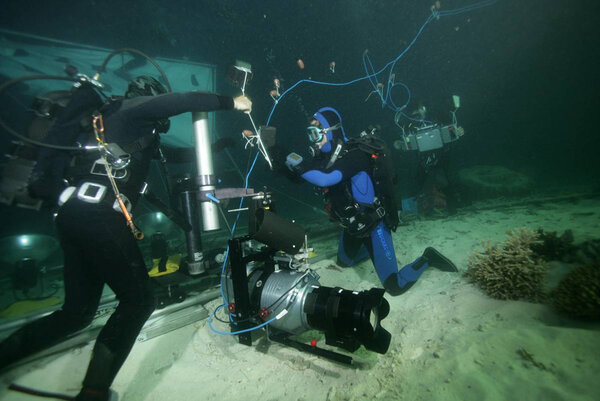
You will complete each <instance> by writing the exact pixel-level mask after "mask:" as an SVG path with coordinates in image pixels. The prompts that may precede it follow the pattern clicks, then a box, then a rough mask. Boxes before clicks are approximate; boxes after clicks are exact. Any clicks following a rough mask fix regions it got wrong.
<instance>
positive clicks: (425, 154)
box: [407, 101, 465, 215]
mask: <svg viewBox="0 0 600 401" xmlns="http://www.w3.org/2000/svg"><path fill="white" fill-rule="evenodd" d="M430 114H431V113H430V112H429V110H427V108H426V107H425V105H424V104H423V103H422V102H420V101H418V102H417V105H416V107H415V109H414V110H413V111H412V113H411V117H412V122H411V123H410V124H409V125H408V127H407V131H408V132H411V131H413V130H415V129H419V128H423V127H426V126H428V125H431V124H434V125H435V124H436V123H434V122H432V121H427V118H428V116H429V115H430ZM453 123H454V121H453ZM450 130H452V131H453V132H452V134H453V135H454V136H455V137H456V138H457V139H458V138H460V137H462V136H463V135H464V132H465V131H464V129H463V128H462V127H460V126H456V127H450ZM451 147H452V145H451V144H450V143H445V144H444V145H443V146H442V147H440V148H438V149H432V150H427V151H419V152H418V155H417V156H416V161H415V163H416V166H415V167H416V172H415V174H414V180H415V185H414V186H415V187H416V199H417V204H418V211H419V212H420V213H422V214H424V215H431V214H433V213H436V212H437V213H440V212H441V213H450V214H453V213H454V212H455V211H456V207H457V205H458V203H459V194H458V192H457V191H456V189H455V185H454V183H453V177H452V176H451V173H450V170H451V168H450V151H451Z"/></svg>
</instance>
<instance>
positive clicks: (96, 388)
mask: <svg viewBox="0 0 600 401" xmlns="http://www.w3.org/2000/svg"><path fill="white" fill-rule="evenodd" d="M114 360H115V356H114V354H113V353H112V351H111V350H109V349H108V347H107V346H106V345H104V344H103V343H100V342H96V345H95V346H94V351H93V352H92V359H91V360H90V365H89V366H88V370H87V373H86V374H85V378H84V379H83V388H82V389H81V391H80V392H79V394H78V395H77V397H75V401H112V400H113V399H115V398H114V396H115V395H116V393H114V392H113V391H111V390H110V385H111V384H112V381H113V379H114V376H115V375H114V373H113V370H114V369H113V365H114Z"/></svg>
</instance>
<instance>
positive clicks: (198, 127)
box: [192, 111, 221, 231]
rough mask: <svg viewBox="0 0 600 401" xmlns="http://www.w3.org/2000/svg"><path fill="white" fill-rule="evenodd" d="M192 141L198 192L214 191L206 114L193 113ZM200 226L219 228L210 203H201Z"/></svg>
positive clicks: (212, 204) (215, 212)
mask: <svg viewBox="0 0 600 401" xmlns="http://www.w3.org/2000/svg"><path fill="white" fill-rule="evenodd" d="M192 120H193V122H194V139H195V143H196V167H197V169H198V176H197V178H196V183H197V184H198V189H199V192H200V193H202V192H211V191H214V190H215V186H214V185H215V184H216V178H215V175H214V170H213V160H212V149H211V144H210V136H209V129H208V113H207V112H204V111H202V112H193V113H192ZM200 207H201V211H202V226H203V230H204V231H215V230H219V229H220V228H221V226H220V224H219V209H218V208H217V205H216V204H215V203H214V202H212V201H202V202H201V204H200Z"/></svg>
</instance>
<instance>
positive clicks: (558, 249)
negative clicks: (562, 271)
mask: <svg viewBox="0 0 600 401" xmlns="http://www.w3.org/2000/svg"><path fill="white" fill-rule="evenodd" d="M537 233H538V236H539V239H540V241H541V243H535V244H532V246H531V249H532V250H533V251H534V252H535V253H536V254H537V255H539V256H540V257H541V258H542V259H544V260H547V261H550V260H560V261H563V262H568V261H570V260H572V259H573V257H574V255H575V253H576V251H577V247H576V246H575V245H573V231H571V230H565V232H564V233H563V234H562V235H561V236H560V237H559V236H557V234H556V231H552V232H544V230H543V229H541V228H538V229H537Z"/></svg>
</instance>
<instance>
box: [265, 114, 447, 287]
mask: <svg viewBox="0 0 600 401" xmlns="http://www.w3.org/2000/svg"><path fill="white" fill-rule="evenodd" d="M307 133H308V137H309V140H310V142H311V153H312V154H313V156H314V157H313V158H312V160H308V161H304V160H303V159H302V158H301V156H299V155H297V154H295V153H290V154H288V155H287V157H285V156H283V155H284V154H286V152H282V151H281V150H279V149H274V151H273V152H271V155H272V156H273V158H274V159H276V160H274V164H275V165H276V166H278V167H279V168H280V169H281V168H283V169H286V167H285V166H287V169H289V170H290V171H292V173H293V174H294V175H295V176H298V177H301V178H302V179H304V180H306V181H308V182H310V183H311V184H313V185H316V186H317V187H320V188H323V192H324V193H325V196H326V199H327V201H328V202H329V205H330V206H329V207H330V217H331V218H332V219H334V220H336V221H338V222H339V223H340V224H341V226H342V231H341V234H340V240H339V246H338V254H337V260H338V262H337V263H338V264H339V265H340V266H344V267H349V266H354V265H356V264H357V263H359V262H361V261H363V260H365V259H367V258H369V257H370V258H371V261H372V262H373V265H374V266H375V271H376V272H377V275H378V276H379V280H380V281H381V283H382V284H383V286H384V288H385V290H386V291H387V292H388V293H389V294H390V295H393V296H396V295H400V294H403V293H404V292H406V291H407V290H408V289H409V288H410V287H412V285H413V284H414V283H415V282H416V281H417V280H418V279H419V277H420V276H421V274H422V273H423V272H424V271H425V269H427V267H429V266H434V267H436V268H438V269H440V270H442V271H448V272H456V271H458V270H457V268H456V266H455V265H454V264H453V263H452V262H451V261H450V260H448V259H447V258H445V257H444V256H443V255H442V254H440V253H439V252H438V251H436V250H435V249H433V248H431V247H429V248H426V249H425V251H424V252H423V254H422V255H421V256H420V257H419V258H417V259H416V260H415V261H414V262H412V263H410V264H408V265H406V266H404V267H403V268H402V269H400V270H398V265H397V261H396V254H395V251H394V243H393V241H392V236H391V230H395V229H396V226H397V224H398V210H397V207H396V205H395V201H394V200H393V198H391V199H390V197H386V196H385V195H386V194H384V192H387V191H388V190H389V191H390V192H391V188H389V186H390V185H391V184H390V183H391V180H388V179H387V178H389V176H390V174H391V172H390V171H387V172H385V173H386V174H387V178H386V177H383V176H381V175H380V174H381V173H382V172H379V173H377V172H376V171H375V170H374V167H373V164H372V163H373V162H372V159H377V158H378V157H379V156H378V155H377V152H376V151H375V153H370V152H368V151H365V150H364V149H365V146H364V144H363V145H362V146H361V144H360V143H361V141H360V140H358V141H357V140H355V139H353V140H348V138H347V137H346V134H345V131H344V127H343V125H342V119H341V116H340V114H339V113H338V112H337V110H335V109H333V108H331V107H323V108H321V109H319V111H317V112H316V113H315V114H314V116H313V119H312V120H311V121H310V122H309V126H308V128H307ZM366 135H370V134H366ZM368 150H369V149H368ZM373 150H374V149H373ZM283 158H285V159H286V160H285V163H284V161H283V160H282V159H283ZM284 164H285V166H283V165H284ZM375 174H377V175H378V176H377V180H376V181H374V179H373V178H374V175H375ZM380 182H382V183H383V184H384V185H382V186H380V185H377V184H378V183H380ZM388 195H389V192H388ZM390 200H391V202H390Z"/></svg>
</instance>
